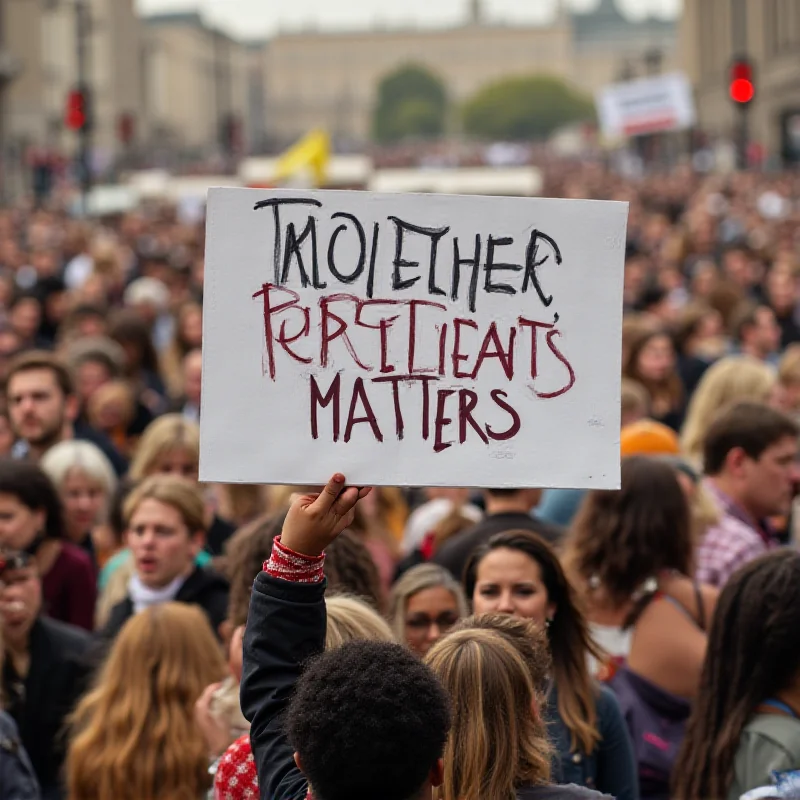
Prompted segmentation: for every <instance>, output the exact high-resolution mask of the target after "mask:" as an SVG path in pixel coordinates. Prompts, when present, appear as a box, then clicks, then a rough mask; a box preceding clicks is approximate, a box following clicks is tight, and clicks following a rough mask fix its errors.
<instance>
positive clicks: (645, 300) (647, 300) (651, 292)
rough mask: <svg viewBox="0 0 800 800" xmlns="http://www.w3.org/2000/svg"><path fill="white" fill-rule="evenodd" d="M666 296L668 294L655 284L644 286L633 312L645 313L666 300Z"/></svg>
mask: <svg viewBox="0 0 800 800" xmlns="http://www.w3.org/2000/svg"><path fill="white" fill-rule="evenodd" d="M667 296H668V292H667V290H666V289H664V288H663V287H662V286H659V285H658V284H657V283H650V284H648V285H647V286H645V288H644V290H643V291H642V294H641V296H640V297H639V302H638V303H637V304H636V308H635V310H636V311H639V312H642V311H647V310H648V309H650V308H652V307H653V306H657V305H658V304H659V303H663V302H664V300H666V299H667Z"/></svg>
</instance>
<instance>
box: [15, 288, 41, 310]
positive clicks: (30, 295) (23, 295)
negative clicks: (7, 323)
mask: <svg viewBox="0 0 800 800" xmlns="http://www.w3.org/2000/svg"><path fill="white" fill-rule="evenodd" d="M26 300H33V301H34V302H35V303H37V304H38V305H39V308H41V307H42V300H41V298H40V297H39V295H37V294H36V292H35V291H32V290H31V291H25V290H23V291H19V292H15V293H14V295H13V296H12V297H11V299H10V300H9V303H8V310H9V311H11V310H12V309H14V308H16V307H17V306H18V305H19V304H20V303H24V302H25V301H26Z"/></svg>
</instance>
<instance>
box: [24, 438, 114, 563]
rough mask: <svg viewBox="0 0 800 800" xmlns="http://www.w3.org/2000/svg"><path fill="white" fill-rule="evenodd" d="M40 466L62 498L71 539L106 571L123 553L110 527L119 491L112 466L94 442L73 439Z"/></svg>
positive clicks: (50, 453) (51, 451)
mask: <svg viewBox="0 0 800 800" xmlns="http://www.w3.org/2000/svg"><path fill="white" fill-rule="evenodd" d="M39 463H40V466H41V468H42V469H43V470H44V472H45V474H46V475H47V476H48V477H49V478H50V480H51V481H52V483H53V485H54V486H55V488H56V491H57V492H58V494H59V497H60V498H61V505H62V508H63V510H64V526H65V529H66V535H67V538H68V539H69V540H70V541H71V542H73V543H74V544H77V545H79V546H81V547H83V548H84V550H86V551H87V552H88V553H89V555H90V556H92V558H93V559H94V562H95V564H96V565H97V566H98V567H102V566H103V565H104V564H105V563H106V561H107V560H108V558H109V557H110V556H112V555H113V554H114V552H116V550H117V549H119V548H118V547H116V545H115V541H114V538H113V536H111V534H110V531H109V530H108V526H107V522H108V511H109V504H110V502H111V498H112V496H113V495H114V492H116V490H117V476H116V474H115V473H114V468H113V467H112V465H111V462H110V461H109V460H108V458H106V456H105V455H104V454H103V451H102V450H100V449H99V448H98V447H97V446H96V445H94V444H92V443H91V442H85V441H81V440H78V439H71V440H69V441H66V442H61V443H59V444H57V445H55V446H54V447H51V448H50V449H49V450H48V451H47V452H46V453H45V454H44V456H43V457H42V460H41V461H40V462H39Z"/></svg>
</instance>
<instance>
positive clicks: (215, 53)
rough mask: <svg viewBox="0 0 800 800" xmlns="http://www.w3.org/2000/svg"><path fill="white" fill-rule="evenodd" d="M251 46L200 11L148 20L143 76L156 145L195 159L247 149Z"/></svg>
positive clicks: (161, 148) (146, 24)
mask: <svg viewBox="0 0 800 800" xmlns="http://www.w3.org/2000/svg"><path fill="white" fill-rule="evenodd" d="M252 61H253V55H252V52H251V48H250V47H249V46H248V45H246V44H244V43H242V42H239V41H237V40H235V39H232V38H231V37H230V36H228V35H227V34H225V33H223V32H221V31H219V30H217V29H215V28H212V27H210V26H208V25H206V24H205V23H204V21H203V19H202V18H201V17H200V15H199V14H195V13H182V14H167V15H159V16H152V17H148V18H146V19H145V57H144V65H143V71H144V76H145V77H144V80H145V86H146V96H147V99H146V109H147V116H148V118H149V121H150V125H151V128H152V131H153V146H154V147H156V148H157V149H159V150H161V151H164V152H165V153H166V152H167V151H169V152H171V153H172V154H173V155H179V156H181V157H185V158H189V159H196V158H203V157H208V156H209V155H212V154H214V153H222V152H227V153H229V154H235V153H238V152H242V151H244V149H245V148H246V146H247V142H246V137H247V136H248V134H251V133H252V130H253V126H252V124H251V104H252V99H253V98H252V95H251V89H250V87H251V83H252Z"/></svg>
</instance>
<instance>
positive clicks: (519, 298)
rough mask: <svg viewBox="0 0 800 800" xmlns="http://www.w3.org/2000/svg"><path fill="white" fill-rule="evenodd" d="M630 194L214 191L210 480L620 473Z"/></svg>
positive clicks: (535, 481) (483, 481)
mask: <svg viewBox="0 0 800 800" xmlns="http://www.w3.org/2000/svg"><path fill="white" fill-rule="evenodd" d="M627 209H628V207H627V203H621V202H598V201H584V200H544V199H539V198H506V197H502V198H498V197H458V196H445V195H392V194H385V195H380V194H372V193H368V192H339V191H332V192H302V191H289V190H269V191H265V190H254V189H212V190H211V191H210V192H209V197H208V220H207V241H206V266H205V290H204V336H203V388H202V413H201V453H200V477H201V480H204V481H216V482H231V483H235V482H245V483H286V484H318V483H322V482H324V481H326V480H327V479H328V477H329V476H330V475H331V474H332V473H333V472H334V471H337V470H339V471H342V472H344V473H345V475H346V476H347V478H348V481H350V482H351V483H353V484H357V485H395V486H408V485H416V486H491V487H504V486H505V487H515V486H562V487H598V488H613V487H616V486H618V485H619V466H620V465H619V421H620V418H619V413H620V412H619V392H620V358H621V356H620V349H621V342H620V339H621V327H622V278H623V263H624V251H625V235H626V224H627Z"/></svg>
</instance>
